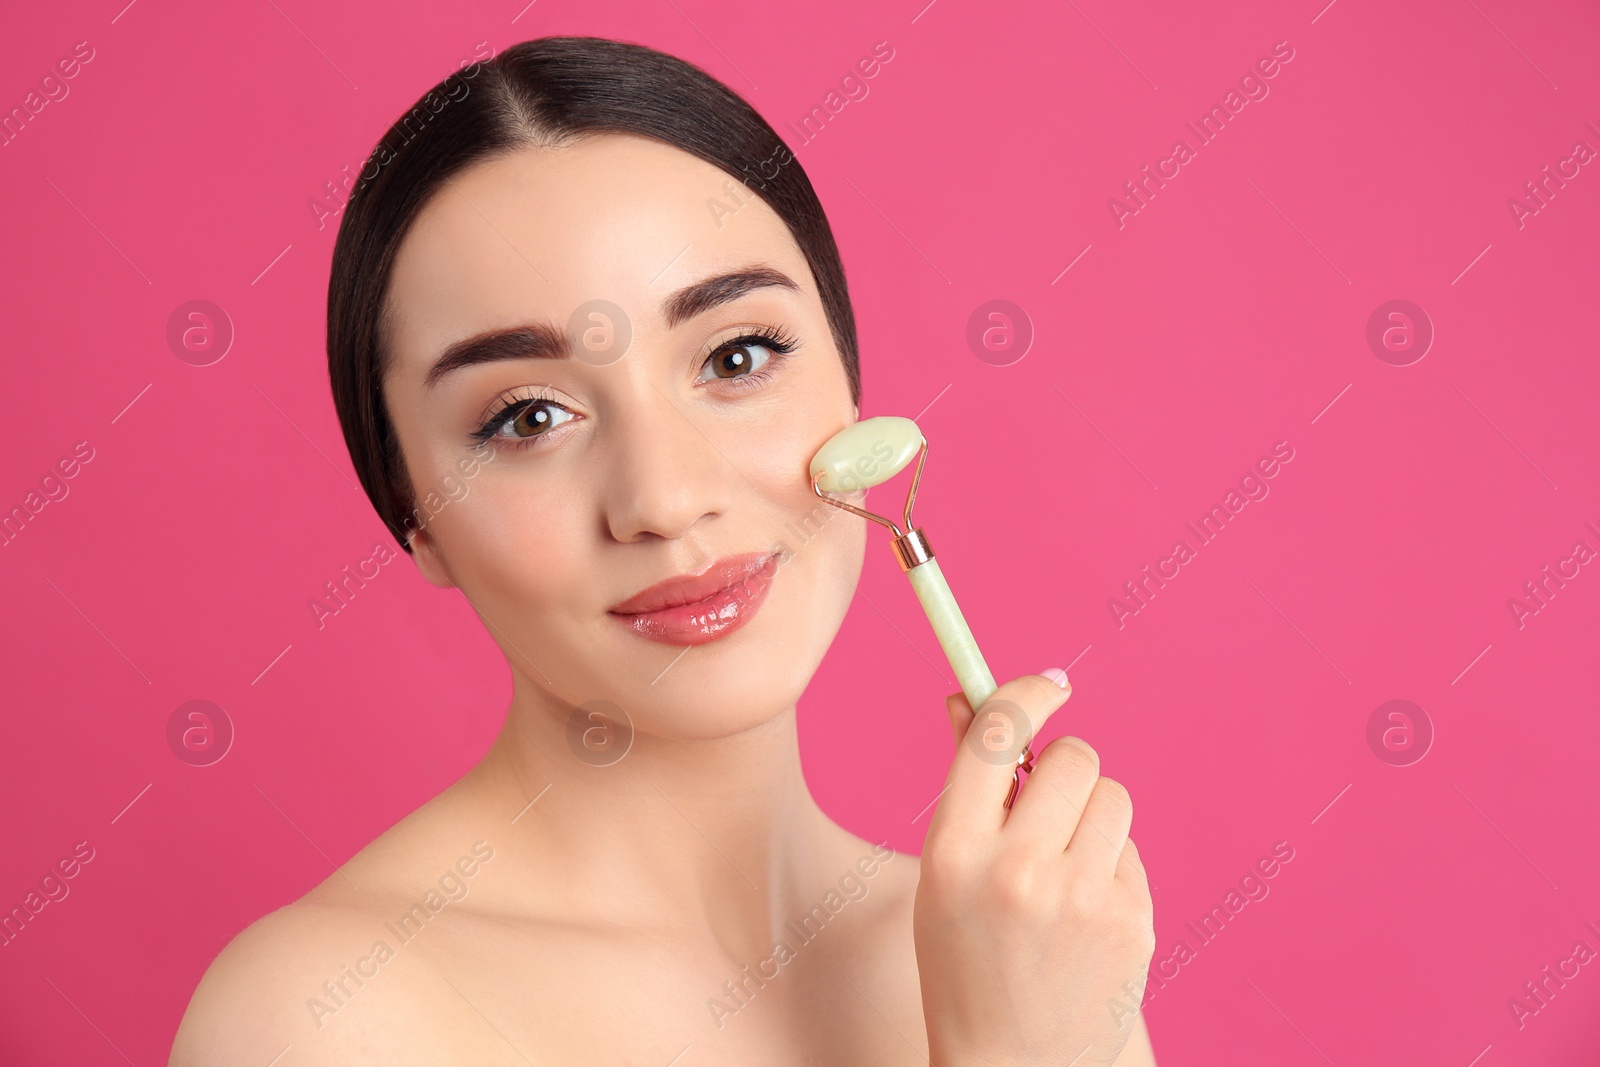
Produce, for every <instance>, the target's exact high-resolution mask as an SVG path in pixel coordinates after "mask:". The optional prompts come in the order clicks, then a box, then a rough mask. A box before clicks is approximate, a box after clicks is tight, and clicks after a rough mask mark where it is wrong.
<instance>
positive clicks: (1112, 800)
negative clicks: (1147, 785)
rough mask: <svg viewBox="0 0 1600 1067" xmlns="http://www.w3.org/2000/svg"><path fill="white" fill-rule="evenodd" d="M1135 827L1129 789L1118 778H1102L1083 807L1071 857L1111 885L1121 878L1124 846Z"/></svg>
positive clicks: (1070, 850)
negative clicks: (1119, 869)
mask: <svg viewBox="0 0 1600 1067" xmlns="http://www.w3.org/2000/svg"><path fill="white" fill-rule="evenodd" d="M1132 827H1133V799H1132V798H1131V797H1130V796H1128V790H1127V788H1126V787H1125V786H1124V785H1123V784H1122V783H1121V782H1119V781H1117V780H1116V779H1114V778H1101V779H1100V780H1099V781H1097V782H1095V784H1094V791H1093V792H1092V793H1090V794H1089V801H1088V803H1087V804H1085V805H1084V806H1083V818H1081V819H1079V820H1078V828H1077V829H1076V830H1075V831H1073V834H1072V842H1071V843H1070V844H1069V845H1067V855H1068V856H1069V857H1071V858H1072V859H1073V860H1074V861H1075V862H1076V863H1078V864H1081V865H1082V870H1083V871H1084V872H1085V873H1090V874H1099V875H1100V876H1101V877H1103V878H1105V880H1106V881H1108V882H1109V881H1110V880H1111V879H1113V878H1115V877H1116V876H1117V866H1118V864H1120V863H1121V862H1122V847H1123V846H1124V845H1125V844H1127V842H1128V831H1129V830H1130V829H1131V828H1132Z"/></svg>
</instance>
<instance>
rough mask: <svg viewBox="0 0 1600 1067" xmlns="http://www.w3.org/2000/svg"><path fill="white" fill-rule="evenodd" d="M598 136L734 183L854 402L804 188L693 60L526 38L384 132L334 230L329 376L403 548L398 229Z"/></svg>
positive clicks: (830, 263) (357, 457)
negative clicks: (395, 354)
mask: <svg viewBox="0 0 1600 1067" xmlns="http://www.w3.org/2000/svg"><path fill="white" fill-rule="evenodd" d="M605 133H625V134H635V135H638V136H643V137H651V138H654V139H656V140H658V141H662V142H664V143H666V144H668V145H671V146H673V147H675V148H679V149H682V150H683V151H685V152H688V153H690V154H692V155H694V156H697V157H699V158H700V159H703V160H705V161H706V162H708V163H710V164H712V165H713V166H716V167H718V168H720V169H722V170H723V171H726V172H727V173H728V174H730V175H732V176H733V177H735V178H737V179H738V180H739V181H741V182H742V183H744V184H745V185H746V186H747V187H748V188H749V189H750V190H751V191H752V192H753V193H754V194H755V195H756V196H759V197H760V198H761V199H762V200H763V201H764V202H765V203H766V204H767V205H768V206H769V207H771V208H772V209H773V211H774V212H776V213H777V215H778V217H779V218H781V219H782V220H783V222H784V224H785V225H786V226H787V227H788V228H789V232H790V233H791V234H792V235H793V236H794V239H795V242H796V244H798V245H799V247H800V250H801V252H802V253H803V254H804V255H805V258H806V262H807V264H808V265H809V266H810V268H811V273H812V275H813V277H814V278H815V279H816V283H817V287H818V290H819V293H820V296H821V298H822V305H823V309H824V311H825V312H826V314H827V318H828V323H829V327H830V329H831V330H832V333H833V340H834V344H835V346H836V347H837V348H838V350H839V354H840V357H841V358H842V360H843V362H844V369H845V374H846V376H847V378H848V379H849V383H850V394H851V399H852V400H854V401H856V402H857V403H859V402H860V398H861V374H860V364H859V358H858V353H857V347H856V327H855V315H854V312H853V311H852V310H851V307H850V294H849V290H848V289H847V287H846V285H845V277H844V265H843V263H842V262H841V261H840V258H839V250H838V247H837V245H836V244H835V243H834V239H833V231H832V230H831V229H830V228H829V226H828V219H827V216H826V215H825V214H824V212H823V210H822V204H821V202H820V201H819V200H818V199H817V194H816V191H815V190H814V189H812V187H811V181H810V179H808V178H807V177H806V174H805V171H804V170H803V169H802V168H801V166H800V164H799V162H798V161H797V160H796V159H795V158H794V155H793V153H792V152H791V151H790V150H789V148H788V146H787V145H786V144H785V143H784V142H783V140H782V139H781V138H780V137H779V136H778V135H777V133H776V132H774V131H773V129H772V127H771V126H769V125H768V124H767V122H766V120H765V119H763V118H762V117H761V116H760V115H759V114H757V113H756V111H755V109H754V108H752V107H751V106H750V105H749V104H748V103H746V102H745V100H744V99H743V98H741V97H740V96H739V95H738V94H736V93H735V92H733V90H731V89H729V88H728V87H727V86H725V85H723V84H722V83H721V82H719V81H717V80H716V79H715V78H713V77H712V76H711V75H709V74H707V73H706V72H705V71H703V70H701V69H700V68H699V67H697V66H695V65H694V64H692V63H688V62H686V61H684V60H682V59H678V58H676V57H674V56H669V55H666V54H665V53H662V52H658V51H656V50H654V49H652V48H647V47H645V46H643V45H638V44H632V43H628V42H624V41H614V40H608V39H605V38H600V37H541V38H539V39H537V40H532V41H524V42H522V43H520V44H517V45H513V46H512V47H510V48H507V49H505V50H504V51H502V52H501V53H500V54H498V55H496V56H494V57H493V58H491V59H489V60H487V61H486V62H481V63H473V64H471V65H470V66H467V67H464V68H462V69H461V70H459V71H457V72H456V73H454V74H452V75H450V76H449V77H448V78H446V79H444V80H443V81H441V82H439V83H438V84H437V85H435V86H434V87H433V88H432V89H431V90H429V91H428V92H427V93H426V94H425V95H424V96H423V97H422V98H421V99H420V100H418V101H417V103H416V104H415V105H414V106H413V107H412V108H410V109H409V110H408V111H407V112H406V114H405V115H404V116H402V117H401V119H400V120H398V121H397V122H395V124H394V125H393V126H391V127H390V128H389V130H388V132H387V133H385V134H384V136H383V138H382V140H380V141H379V142H378V144H377V147H376V148H374V149H373V152H372V154H371V155H370V156H369V157H368V159H367V161H366V164H365V165H364V166H363V167H362V170H361V174H360V175H359V177H358V178H357V180H356V182H355V185H354V187H353V189H352V192H351V195H350V198H349V201H348V202H347V204H346V205H345V209H344V214H343V217H342V219H341V220H340V223H339V234H338V238H337V239H336V241H335V242H334V248H333V263H332V270H331V275H330V277H329V280H328V377H329V380H330V384H331V386H332V389H333V402H334V407H335V408H336V409H337V411H338V414H339V423H340V425H341V426H342V427H343V430H344V439H345V444H346V446H347V447H348V448H349V449H350V458H351V461H352V462H353V463H354V465H355V469H356V474H357V475H358V476H359V477H360V478H361V485H362V487H363V488H364V489H365V490H366V492H367V496H368V497H369V498H370V499H371V500H372V504H373V507H375V508H376V509H377V512H378V515H379V517H380V518H382V519H383V521H384V524H385V525H386V526H388V528H389V531H390V532H391V533H392V534H393V535H394V536H395V538H396V540H398V541H399V542H400V544H401V546H402V547H403V548H405V549H406V551H410V548H411V546H410V545H409V543H408V535H409V534H410V533H412V532H414V531H415V530H417V529H418V528H420V527H422V526H425V525H426V524H427V516H426V514H425V512H424V511H423V509H421V508H419V507H418V506H417V503H416V501H415V494H414V492H413V489H412V486H411V482H410V479H409V477H408V475H407V472H406V470H405V465H404V461H403V459H402V457H401V455H400V448H399V445H398V443H397V441H396V440H395V435H394V429H393V426H392V425H391V423H390V421H389V416H388V411H387V409H386V407H385V404H384V396H383V380H384V371H385V368H386V366H387V358H388V357H387V355H386V352H385V350H384V337H385V331H384V319H385V315H386V310H385V309H386V294H387V291H388V288H389V277H390V273H391V271H392V269H393V265H394V259H395V255H396V253H397V251H398V250H399V248H400V244H401V242H402V241H403V240H404V238H405V236H406V233H407V231H408V230H409V228H410V226H411V224H412V222H413V221H414V220H415V218H416V217H417V215H418V213H419V212H420V211H421V209H422V207H423V205H424V204H426V203H427V202H428V200H429V199H430V198H431V197H432V196H433V195H434V194H435V193H436V192H437V191H438V190H439V188H440V187H441V186H442V185H443V184H444V183H445V180H446V179H447V178H450V177H451V176H453V175H455V174H457V173H459V172H460V171H462V170H464V169H465V168H466V167H468V166H469V165H471V164H474V163H478V162H482V161H484V160H487V159H490V158H493V157H495V156H498V155H502V154H505V153H508V152H512V151H516V150H518V149H522V148H531V147H556V146H561V145H565V144H569V143H571V142H572V141H574V140H577V139H581V138H583V137H586V136H592V135H598V134H605Z"/></svg>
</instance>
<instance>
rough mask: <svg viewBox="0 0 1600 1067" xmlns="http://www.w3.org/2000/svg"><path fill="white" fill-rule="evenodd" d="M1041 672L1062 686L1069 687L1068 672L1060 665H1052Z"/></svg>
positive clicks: (1063, 687)
mask: <svg viewBox="0 0 1600 1067" xmlns="http://www.w3.org/2000/svg"><path fill="white" fill-rule="evenodd" d="M1039 673H1040V674H1042V675H1044V676H1045V677H1046V678H1048V679H1050V680H1051V681H1052V682H1054V683H1056V685H1057V686H1059V687H1060V688H1062V689H1065V688H1067V672H1066V671H1064V670H1062V669H1061V668H1060V667H1051V668H1050V669H1049V670H1047V671H1040V672H1039Z"/></svg>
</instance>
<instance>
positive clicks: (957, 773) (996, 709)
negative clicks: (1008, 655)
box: [928, 674, 1072, 834]
mask: <svg viewBox="0 0 1600 1067" xmlns="http://www.w3.org/2000/svg"><path fill="white" fill-rule="evenodd" d="M1060 677H1061V680H1062V681H1063V682H1065V681H1066V675H1065V674H1061V675H1060ZM1071 693H1072V688H1071V686H1070V685H1066V686H1058V685H1057V684H1056V683H1055V681H1053V680H1052V679H1051V678H1049V677H1047V676H1045V675H1042V674H1025V675H1023V676H1021V677H1020V678H1013V679H1012V680H1011V681H1009V682H1007V683H1006V684H1005V685H1002V686H1001V687H1000V688H999V689H997V690H995V692H994V694H993V695H992V696H990V697H989V699H988V700H985V701H984V702H983V706H982V707H980V708H979V709H978V710H977V714H975V715H974V716H973V717H972V721H971V723H970V724H969V725H968V726H967V729H966V732H965V733H964V734H963V735H962V738H961V743H960V744H958V745H956V752H955V756H954V758H953V759H952V760H951V761H950V773H949V774H948V775H946V777H945V791H944V793H943V794H941V797H940V800H939V806H938V808H937V809H935V811H934V815H933V820H932V821H931V822H930V824H929V827H928V831H929V833H930V834H931V833H933V831H934V830H935V828H939V829H941V830H950V831H956V832H961V833H965V832H978V833H992V832H994V831H995V830H997V829H999V827H1000V826H1001V825H1002V824H1003V823H1004V822H1005V817H1006V808H1005V805H1004V801H1005V798H1006V793H1007V792H1008V791H1009V790H1010V788H1011V776H1012V773H1013V772H1014V771H1015V770H1016V765H1017V757H1018V756H1019V755H1020V754H1021V753H1022V747H1023V746H1024V745H1025V744H1027V743H1028V742H1029V741H1031V740H1032V739H1033V738H1034V737H1035V736H1036V735H1037V734H1038V732H1039V728H1040V727H1041V726H1043V725H1044V723H1045V720H1047V719H1048V718H1049V717H1050V716H1051V715H1052V714H1053V713H1054V712H1055V711H1056V709H1057V708H1059V707H1060V706H1061V705H1062V704H1064V703H1066V700H1067V697H1068V696H1070V695H1071Z"/></svg>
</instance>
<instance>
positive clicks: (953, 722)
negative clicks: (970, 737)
mask: <svg viewBox="0 0 1600 1067" xmlns="http://www.w3.org/2000/svg"><path fill="white" fill-rule="evenodd" d="M944 710H945V714H947V715H948V716H950V731H951V732H952V733H953V734H955V741H956V744H958V745H959V744H961V739H962V738H963V737H965V736H966V735H967V727H969V726H971V725H972V705H971V704H968V703H967V695H966V694H965V693H963V692H961V691H960V690H959V689H958V690H956V691H955V692H954V693H951V694H950V695H949V696H947V697H945V698H944Z"/></svg>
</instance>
